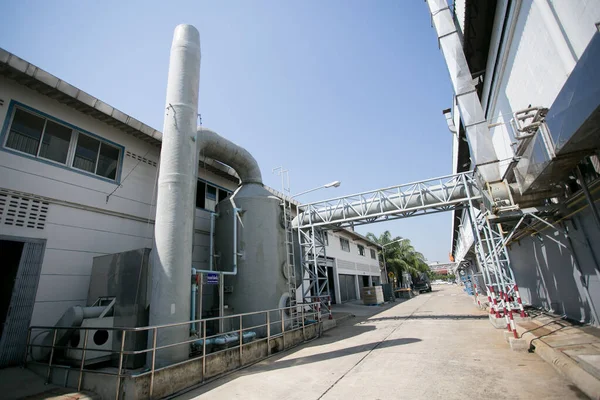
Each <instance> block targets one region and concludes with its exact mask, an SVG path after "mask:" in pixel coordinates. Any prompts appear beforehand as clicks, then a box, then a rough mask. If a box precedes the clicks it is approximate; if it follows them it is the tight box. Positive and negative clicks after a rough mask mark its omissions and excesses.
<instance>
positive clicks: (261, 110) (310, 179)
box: [0, 0, 452, 261]
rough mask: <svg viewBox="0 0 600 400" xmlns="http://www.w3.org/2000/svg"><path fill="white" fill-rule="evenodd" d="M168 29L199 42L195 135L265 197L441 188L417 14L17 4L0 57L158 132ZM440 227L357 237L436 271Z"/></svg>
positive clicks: (254, 6)
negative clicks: (246, 163)
mask: <svg viewBox="0 0 600 400" xmlns="http://www.w3.org/2000/svg"><path fill="white" fill-rule="evenodd" d="M179 23H189V24H193V25H195V26H196V27H197V28H198V29H199V31H200V36H201V43H202V65H201V72H200V73H201V82H200V113H201V114H202V120H203V125H204V126H206V127H209V128H211V129H214V130H216V131H217V132H219V133H220V134H221V135H223V136H226V137H227V138H229V139H231V140H233V141H235V142H237V143H239V144H240V145H242V146H244V147H246V148H247V149H248V150H249V151H250V152H251V153H252V154H253V155H254V156H255V157H256V159H257V160H258V162H259V164H260V166H261V168H262V171H263V176H264V178H265V183H266V184H268V185H270V186H272V187H274V188H276V189H279V188H280V183H279V178H278V177H277V176H275V175H272V174H271V170H272V168H274V167H277V166H284V167H285V168H287V169H288V170H289V171H290V179H291V184H292V192H301V191H303V190H306V189H309V188H312V187H315V186H319V185H321V184H324V183H327V182H330V181H332V180H340V181H342V185H341V186H340V187H339V188H336V189H327V190H321V191H318V192H314V193H311V194H309V195H306V196H303V197H301V198H300V200H302V201H305V202H306V201H312V200H320V199H324V198H329V197H336V196H341V195H344V194H351V193H354V192H360V191H366V190H370V189H376V188H378V187H384V186H391V185H395V184H401V183H406V182H412V181H416V180H422V179H426V178H431V177H436V176H441V175H446V174H450V173H451V171H452V168H451V134H450V133H449V131H448V129H447V127H446V124H445V121H444V118H443V116H442V109H444V108H448V107H449V106H450V105H451V101H452V89H451V86H450V80H449V78H448V73H447V71H446V67H445V64H444V61H443V57H442V55H441V53H440V51H439V50H438V47H437V40H436V37H435V31H434V29H433V28H432V27H431V24H430V18H429V14H428V9H427V5H426V4H425V3H424V2H422V1H392V0H379V1H369V2H367V1H360V0H348V1H335V0H332V1H327V2H320V1H301V2H298V1H294V2H293V1H258V0H257V1H213V2H208V1H173V2H167V1H161V2H157V1H153V2H146V1H102V2H86V1H52V2H40V1H33V0H29V1H22V2H9V3H6V4H5V5H4V6H3V11H2V13H1V14H0V46H1V47H3V48H5V49H7V50H8V51H11V52H13V53H15V54H17V55H19V56H20V57H22V58H24V59H26V60H27V61H30V62H32V63H33V64H36V65H38V66H40V67H42V68H44V69H46V70H47V71H49V72H51V73H53V74H55V75H57V76H58V77H59V78H61V79H64V80H66V81H67V82H69V83H71V84H73V85H75V86H77V87H79V88H81V89H83V90H85V91H87V92H88V93H90V94H92V95H94V96H96V97H98V98H100V99H102V100H103V101H105V102H107V103H109V104H111V105H113V106H115V107H117V108H119V109H121V110H123V111H124V112H126V113H128V114H131V115H132V116H134V117H136V118H138V119H140V120H141V121H143V122H145V123H146V124H148V125H150V126H152V127H155V128H157V129H159V130H161V129H162V122H163V121H162V120H163V110H164V101H165V87H166V80H167V69H168V62H169V59H168V56H169V50H170V44H171V40H172V33H173V29H174V28H175V26H176V25H177V24H179ZM450 220H451V217H450V214H449V213H444V214H437V215H431V216H425V217H419V218H409V219H406V220H399V221H391V222H385V223H379V224H374V225H367V226H363V227H360V228H358V229H357V230H358V231H359V232H361V233H366V232H368V231H371V232H374V233H376V234H379V233H380V232H382V231H384V230H390V231H391V232H392V234H394V235H400V236H403V237H408V238H410V239H411V241H412V242H413V244H414V245H415V247H416V248H417V249H418V250H420V251H421V252H422V253H424V254H425V256H426V257H427V258H428V259H429V260H431V261H435V260H439V261H446V260H447V259H448V251H449V246H450Z"/></svg>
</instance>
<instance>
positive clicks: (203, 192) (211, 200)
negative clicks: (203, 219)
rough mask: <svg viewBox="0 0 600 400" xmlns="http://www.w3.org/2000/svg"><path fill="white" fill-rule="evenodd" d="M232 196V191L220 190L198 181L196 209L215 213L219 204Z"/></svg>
mask: <svg viewBox="0 0 600 400" xmlns="http://www.w3.org/2000/svg"><path fill="white" fill-rule="evenodd" d="M230 195H231V191H229V190H227V189H223V188H218V187H217V186H215V185H212V184H210V183H208V182H205V181H202V180H200V179H198V184H197V185H196V208H203V209H205V210H208V211H213V212H214V211H215V208H216V206H217V203H219V202H220V201H223V200H225V199H226V198H228V197H229V196H230Z"/></svg>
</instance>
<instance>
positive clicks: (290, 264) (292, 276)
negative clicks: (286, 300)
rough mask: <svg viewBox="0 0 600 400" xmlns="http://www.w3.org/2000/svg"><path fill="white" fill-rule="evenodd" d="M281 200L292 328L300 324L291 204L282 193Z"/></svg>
mask: <svg viewBox="0 0 600 400" xmlns="http://www.w3.org/2000/svg"><path fill="white" fill-rule="evenodd" d="M284 195H285V196H284V199H283V204H282V206H283V221H284V224H285V251H286V264H287V265H286V267H287V272H288V274H287V275H288V291H289V296H290V320H291V321H292V326H294V327H295V326H296V325H299V324H301V323H302V321H298V309H297V307H296V303H297V301H296V265H295V258H296V254H295V253H294V230H293V229H292V203H291V201H289V200H288V199H286V198H285V197H287V194H286V193H285V192H284Z"/></svg>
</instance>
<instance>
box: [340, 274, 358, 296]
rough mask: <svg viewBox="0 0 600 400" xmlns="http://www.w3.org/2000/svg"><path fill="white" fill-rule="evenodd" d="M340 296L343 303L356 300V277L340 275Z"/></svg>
mask: <svg viewBox="0 0 600 400" xmlns="http://www.w3.org/2000/svg"><path fill="white" fill-rule="evenodd" d="M339 278H340V296H341V298H342V299H341V300H342V303H343V302H345V301H349V300H355V299H356V278H355V277H354V275H344V274H340V275H339Z"/></svg>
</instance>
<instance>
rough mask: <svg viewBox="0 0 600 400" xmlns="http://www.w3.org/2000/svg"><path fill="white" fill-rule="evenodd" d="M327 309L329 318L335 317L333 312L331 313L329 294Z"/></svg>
mask: <svg viewBox="0 0 600 400" xmlns="http://www.w3.org/2000/svg"><path fill="white" fill-rule="evenodd" d="M327 310H328V311H329V319H333V314H332V313H331V296H327Z"/></svg>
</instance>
